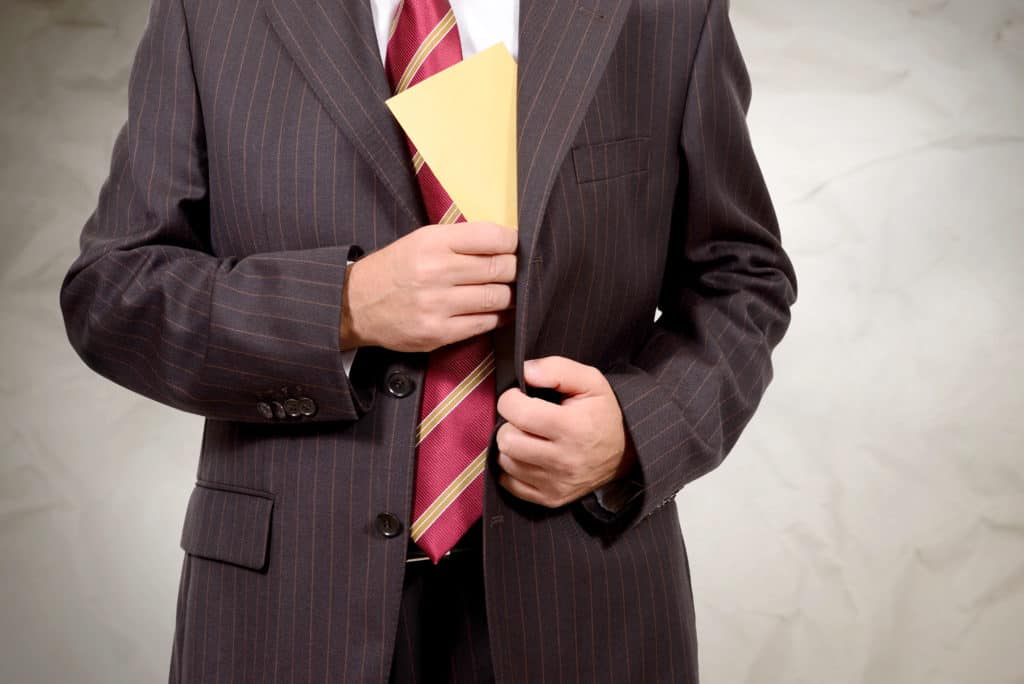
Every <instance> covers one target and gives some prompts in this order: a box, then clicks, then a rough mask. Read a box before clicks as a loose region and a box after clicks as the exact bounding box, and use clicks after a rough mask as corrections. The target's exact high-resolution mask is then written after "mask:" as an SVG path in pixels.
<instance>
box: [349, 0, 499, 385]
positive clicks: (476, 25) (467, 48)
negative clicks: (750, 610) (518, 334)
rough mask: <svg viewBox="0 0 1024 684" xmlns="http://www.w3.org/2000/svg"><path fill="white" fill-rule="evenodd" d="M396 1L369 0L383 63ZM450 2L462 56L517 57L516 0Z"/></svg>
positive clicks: (351, 357)
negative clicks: (500, 50) (499, 52)
mask: <svg viewBox="0 0 1024 684" xmlns="http://www.w3.org/2000/svg"><path fill="white" fill-rule="evenodd" d="M398 4H399V0H370V8H371V10H372V11H373V29H374V32H375V33H376V34H377V48H378V49H379V50H380V62H381V66H382V67H383V65H384V60H385V58H386V56H387V48H388V30H389V29H390V28H391V21H392V20H393V19H394V17H395V12H396V11H397V10H398ZM450 4H451V8H452V12H453V13H454V14H455V25H456V27H457V28H458V30H459V42H460V43H461V44H462V58H463V59H465V58H466V57H469V56H471V55H474V54H476V53H477V52H479V51H481V50H485V49H487V48H489V47H491V46H492V45H494V44H495V43H498V42H504V43H505V47H506V48H508V51H509V52H510V53H512V57H513V58H515V57H516V55H517V52H518V49H519V0H451V2H450ZM348 263H350V264H351V263H352V262H351V261H350V262H348ZM357 351H359V348H358V347H356V348H354V349H349V350H347V351H344V352H342V353H341V360H342V364H344V366H345V375H346V376H347V375H348V374H349V372H350V370H351V369H352V363H353V362H354V361H355V356H356V352H357Z"/></svg>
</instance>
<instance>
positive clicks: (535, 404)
mask: <svg viewBox="0 0 1024 684" xmlns="http://www.w3.org/2000/svg"><path fill="white" fill-rule="evenodd" d="M496 408H497V411H498V413H499V414H500V415H501V416H502V417H503V418H504V419H505V420H507V421H508V422H510V423H512V425H514V426H515V427H517V428H519V429H520V430H522V431H524V432H529V433H530V434H533V435H537V436H538V437H543V438H545V439H549V440H557V439H558V438H559V437H561V436H562V435H564V434H565V433H566V431H567V430H566V426H565V425H564V424H563V422H564V420H565V408H563V407H562V406H561V405H559V404H556V403H554V402H551V401H547V400H546V399H541V398H540V397H530V396H527V395H526V394H525V393H523V391H522V390H521V389H519V388H518V387H511V388H509V389H507V390H505V391H504V392H502V394H501V396H500V397H498V403H497V406H496Z"/></svg>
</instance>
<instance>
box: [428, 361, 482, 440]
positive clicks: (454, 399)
mask: <svg viewBox="0 0 1024 684" xmlns="http://www.w3.org/2000/svg"><path fill="white" fill-rule="evenodd" d="M493 371H494V351H493V350H492V351H490V352H488V354H487V356H485V357H484V359H483V360H482V361H481V362H480V363H479V364H477V367H476V368H474V369H473V370H472V371H470V373H469V374H468V375H467V376H466V377H465V378H463V379H462V381H461V382H459V384H458V385H456V386H455V387H454V388H453V389H452V391H451V392H449V393H448V394H447V395H446V396H445V398H444V399H442V400H441V401H439V402H438V404H437V406H435V407H434V409H433V410H432V411H431V412H430V413H428V414H427V415H426V416H425V417H424V418H423V420H422V421H420V424H419V425H417V426H416V445H417V446H419V444H420V442H422V441H423V440H424V439H426V438H427V435H429V434H430V433H431V432H432V431H433V430H434V428H436V427H437V426H438V425H439V424H440V423H441V421H442V420H444V419H445V418H446V417H447V416H448V414H450V413H451V412H452V411H454V410H455V407H456V406H458V405H459V404H460V403H461V402H462V400H463V399H465V398H466V397H467V396H469V393H470V392H472V391H473V390H474V389H476V388H477V387H478V386H479V385H480V383H481V382H483V381H484V380H486V379H487V377H488V376H489V375H490V374H491V373H492V372H493Z"/></svg>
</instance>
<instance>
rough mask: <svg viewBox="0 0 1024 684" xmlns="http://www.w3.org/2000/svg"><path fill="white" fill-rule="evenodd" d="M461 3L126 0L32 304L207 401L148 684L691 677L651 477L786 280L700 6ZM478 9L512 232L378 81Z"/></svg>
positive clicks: (684, 477) (774, 325)
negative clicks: (72, 226)
mask: <svg viewBox="0 0 1024 684" xmlns="http://www.w3.org/2000/svg"><path fill="white" fill-rule="evenodd" d="M485 4H488V3H470V2H464V3H458V2H453V3H451V5H450V6H449V5H448V3H447V2H443V3H442V2H434V1H430V2H428V1H427V0H403V1H402V2H399V3H386V2H370V3H367V2H348V1H338V0H335V1H332V2H324V1H323V0H263V1H262V2H256V3H251V2H250V3H243V2H242V1H241V0H154V3H153V6H152V10H151V15H150V21H149V24H148V26H147V28H146V31H145V33H144V35H143V38H142V41H141V43H140V45H139V49H138V52H137V55H136V60H135V63H134V65H133V68H132V73H131V78H130V82H129V114H128V120H127V123H126V124H125V126H124V128H123V129H122V131H121V133H120V135H119V136H118V138H117V141H116V143H115V146H114V150H113V157H112V162H111V169H110V175H109V177H108V179H107V181H106V182H105V183H104V185H103V188H102V189H101V192H100V197H99V202H98V206H97V208H96V211H95V212H94V213H93V214H92V216H91V217H90V218H89V220H88V222H87V223H86V225H85V227H84V229H83V231H82V236H81V250H82V251H81V254H80V256H79V257H78V259H76V261H75V262H74V264H72V265H71V267H70V269H69V271H68V274H67V276H66V278H65V281H64V283H63V286H62V289H61V306H62V309H63V311H64V316H65V322H66V326H67V330H68V335H69V339H70V340H71V342H72V344H73V345H74V347H75V349H76V350H77V351H78V353H79V354H80V355H81V357H82V358H83V360H84V361H85V362H86V363H87V364H88V365H89V366H90V367H91V368H93V369H95V370H96V371H97V372H99V373H101V374H103V375H104V376H106V377H107V378H109V379H111V380H113V381H114V382H117V383H119V384H121V385H123V386H125V387H127V388H130V389H132V390H134V391H136V392H139V393H141V394H143V395H145V396H148V397H150V398H153V399H155V400H157V401H160V402H162V403H164V404H167V405H169V406H173V407H176V408H179V409H181V410H185V411H189V412H192V413H195V414H198V415H202V416H204V417H205V423H204V432H203V441H202V448H201V452H200V458H199V464H198V470H197V481H196V485H195V487H194V489H193V492H192V495H191V497H190V499H189V504H188V509H187V512H186V516H185V521H184V526H183V531H182V539H181V543H182V547H183V549H184V550H185V551H186V555H185V558H184V562H183V565H182V570H181V583H180V587H179V597H178V610H177V621H176V629H175V635H174V644H173V650H172V657H171V671H170V678H171V680H172V681H187V682H196V681H230V680H236V679H237V680H239V681H292V680H314V679H316V680H323V681H345V682H349V681H351V682H364V681H365V682H384V681H388V680H389V679H390V680H391V681H406V680H412V679H413V678H415V677H416V676H417V675H418V676H420V677H421V678H422V679H424V680H426V681H437V680H441V681H443V680H445V679H449V680H453V681H455V680H458V681H487V680H492V679H493V680H494V681H499V682H533V681H558V682H561V681H569V680H573V681H575V680H589V681H608V682H613V681H614V682H621V681H636V682H680V681H685V682H696V681H697V654H696V636H695V621H694V615H693V601H692V594H691V591H690V576H689V565H688V560H687V557H686V550H685V545H684V542H683V537H682V533H681V529H680V526H679V519H678V515H677V511H676V507H675V504H674V497H675V496H676V494H677V493H678V492H679V491H680V490H681V489H682V487H684V486H685V485H686V484H687V483H689V482H691V481H693V480H694V479H696V478H697V477H699V476H701V475H702V474H704V473H706V472H708V471H709V470H711V469H712V468H714V467H715V466H716V465H718V464H719V463H720V462H721V461H722V459H723V458H724V457H725V455H726V454H727V453H728V452H729V450H730V449H731V448H732V446H733V444H734V443H735V441H736V439H737V438H738V436H739V434H740V432H741V431H742V429H743V427H744V426H745V425H746V424H747V422H748V421H749V419H750V418H751V417H752V415H753V413H754V410H755V408H756V406H757V404H758V402H759V401H760V398H761V396H762V395H763V392H764V390H765V388H766V386H767V384H768V383H769V381H770V379H771V376H772V366H771V360H770V354H771V351H772V349H773V348H774V346H775V345H776V344H777V343H778V342H779V340H780V339H781V338H782V336H783V334H784V332H785V330H786V328H787V326H788V323H789V310H790V307H791V305H792V304H793V302H794V300H795V296H796V279H795V275H794V273H793V269H792V265H791V263H790V261H789V259H788V257H787V255H786V254H785V252H784V251H783V249H782V246H781V242H780V238H779V229H778V225H777V221H776V217H775V214H774V210H773V207H772V204H771V201H770V198H769V196H768V192H767V189H766V186H765V183H764V180H763V178H762V175H761V172H760V169H759V166H758V164H757V161H756V159H755V156H754V153H753V149H752V145H751V141H750V139H749V135H748V132H747V127H746V123H745V118H746V111H747V107H748V105H749V99H750V83H749V79H748V76H747V72H746V69H745V66H744V63H743V60H742V58H741V56H740V53H739V49H738V46H737V45H736V42H735V37H734V35H733V32H732V29H731V26H730V23H729V19H728V6H727V1H726V0H680V1H679V2H672V3H656V2H653V1H647V0H637V1H635V2H633V1H629V0H590V1H589V2H586V3H577V2H570V1H568V0H554V1H549V2H540V1H539V0H521V2H519V3H518V6H516V3H511V4H507V5H506V4H505V3H491V4H492V5H494V6H495V7H498V6H500V7H498V8H497V9H495V7H492V8H491V10H488V11H484V10H482V9H481V7H480V6H482V5H485ZM396 5H397V6H396ZM501 8H504V9H505V10H507V11H508V12H510V13H511V15H510V14H508V13H506V14H505V15H504V16H505V17H506V19H504V20H503V19H502V11H503V10H502V9H501ZM509 16H513V17H514V18H512V19H511V20H509V19H508V17H509ZM403 17H404V19H403ZM503 21H504V23H503ZM509 21H511V22H512V26H513V27H514V30H513V31H512V32H511V33H509V32H508V31H507V29H508V23H509ZM382 27H384V28H385V29H386V30H383V29H382ZM463 34H464V35H463ZM375 36H376V38H377V41H376V45H375V41H374V37H375ZM495 36H498V39H501V40H506V42H507V43H508V42H513V41H512V40H511V38H509V36H512V37H514V38H515V41H514V42H515V43H516V45H514V46H511V47H513V48H514V51H515V53H517V59H518V62H519V68H518V77H517V79H518V81H517V91H518V92H517V102H518V107H517V139H518V148H517V149H518V176H519V177H518V204H519V225H518V226H516V227H515V228H516V230H514V231H513V230H511V229H510V228H511V227H503V226H495V225H491V224H486V223H467V222H465V221H462V220H461V217H460V216H459V215H458V211H457V207H454V206H448V210H447V211H445V212H443V214H440V215H439V213H438V211H437V207H441V208H444V207H445V200H446V196H445V195H444V192H443V188H440V187H438V184H436V183H431V178H430V175H429V173H430V172H429V166H427V165H426V164H424V163H423V160H422V159H418V158H417V155H416V154H415V150H414V148H413V147H412V145H411V143H410V141H408V140H407V139H406V138H405V136H404V134H403V132H402V130H401V128H400V127H399V126H398V124H397V123H396V122H395V121H394V119H393V118H392V117H391V116H390V113H389V112H388V110H387V108H386V106H385V105H384V100H385V99H386V98H387V97H389V96H390V95H391V94H393V93H394V92H397V91H399V90H400V89H402V88H404V87H409V86H410V85H411V84H413V83H415V82H416V79H422V78H424V77H426V75H427V74H429V73H436V71H437V70H440V69H443V68H445V67H446V66H447V65H450V64H451V63H453V62H455V61H458V59H461V58H463V57H466V56H468V54H466V53H467V52H471V51H473V49H474V47H476V48H480V47H486V46H487V42H488V40H489V39H490V38H493V37H495ZM481 43H483V44H481ZM467 48H469V49H468V50H467ZM382 57H383V59H382ZM410 65H412V66H410ZM421 68H422V69H424V70H425V71H424V72H423V73H422V74H420V73H419V71H418V70H419V69H421ZM410 74H411V76H410ZM656 307H657V308H659V309H660V310H661V315H660V317H659V318H658V319H657V320H656V321H655V320H653V315H654V313H655V308H656ZM505 333H508V334H509V335H510V336H511V340H510V341H511V343H512V347H511V368H504V367H503V366H496V365H495V363H494V362H495V360H496V359H497V358H501V354H496V353H495V350H496V348H499V347H498V345H499V344H500V341H501V340H502V339H505V338H503V335H504V334H505ZM527 360H530V361H531V362H534V363H532V364H528V363H526V362H527ZM474 364H475V365H474ZM503 371H507V374H506V373H505V372H503ZM446 383H447V384H446ZM460 392H461V393H460ZM456 394H457V396H456ZM442 409H443V410H442ZM474 450H476V451H475V453H477V454H478V456H477V457H475V458H470V459H469V460H466V461H459V460H458V459H460V458H463V457H465V456H466V455H470V456H471V455H472V454H473V453H474ZM456 466H457V467H456ZM453 468H456V470H454V471H453V470H452V469H453ZM463 468H464V469H463ZM451 472H456V477H454V478H452V477H450V474H451ZM438 473H441V474H442V475H443V476H441V475H438ZM444 473H448V475H444ZM456 485H458V487H457V489H453V488H454V487H455V486H456ZM429 487H434V488H435V489H433V490H430V489H429ZM439 492H440V494H439ZM446 492H447V493H451V492H455V493H454V494H453V495H452V496H451V497H450V498H449V499H444V496H446V494H444V493H446ZM439 502H440V503H439ZM442 504H443V505H442ZM424 559H425V560H424Z"/></svg>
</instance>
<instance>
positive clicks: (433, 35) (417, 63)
mask: <svg viewBox="0 0 1024 684" xmlns="http://www.w3.org/2000/svg"><path fill="white" fill-rule="evenodd" d="M454 26H455V13H454V12H452V10H451V9H449V10H448V12H447V14H445V15H444V17H442V18H441V21H439V22H437V26H435V27H434V28H432V29H431V30H430V33H428V34H427V37H426V38H424V39H423V42H422V43H420V46H419V49H417V50H416V54H414V55H413V56H412V59H410V60H409V63H408V64H407V65H406V66H405V71H404V72H402V78H400V79H398V85H396V86H395V89H394V91H395V92H394V94H395V95H397V94H399V93H400V92H402V91H403V90H405V89H406V88H408V87H409V83H410V82H411V81H412V79H413V77H414V76H416V72H417V71H419V70H420V67H421V66H423V63H424V62H425V61H427V57H429V56H430V53H431V52H433V51H434V48H435V47H437V46H438V45H439V44H440V43H441V41H442V40H444V37H445V36H446V35H448V32H449V31H451V30H452V28H453V27H454Z"/></svg>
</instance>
